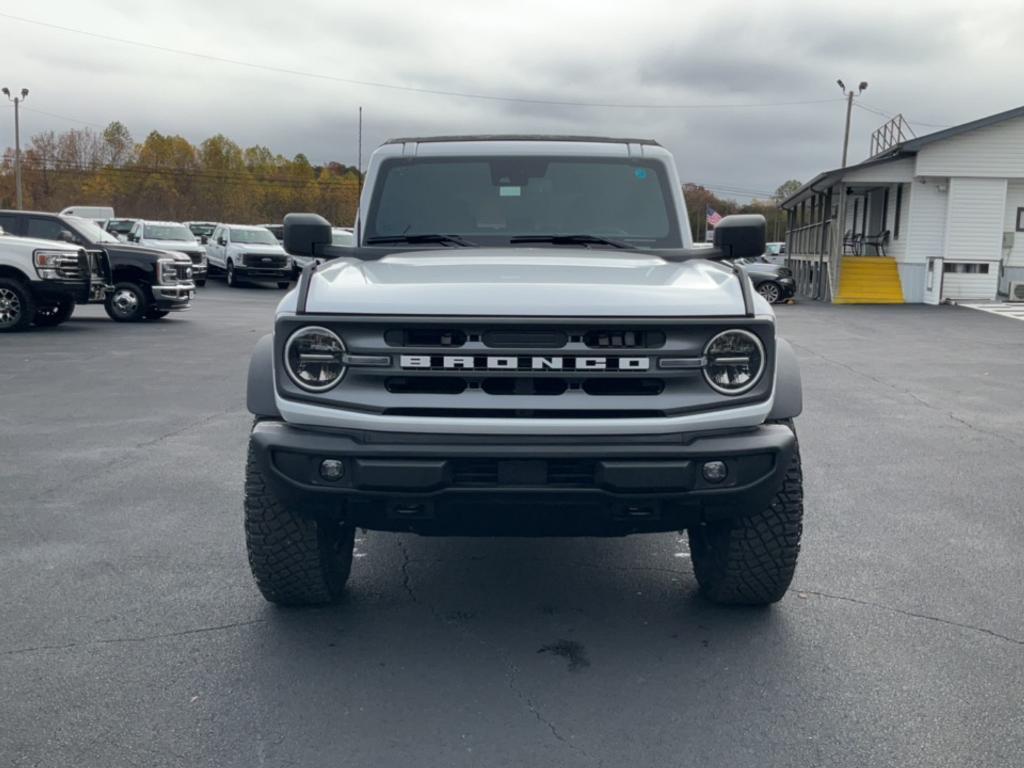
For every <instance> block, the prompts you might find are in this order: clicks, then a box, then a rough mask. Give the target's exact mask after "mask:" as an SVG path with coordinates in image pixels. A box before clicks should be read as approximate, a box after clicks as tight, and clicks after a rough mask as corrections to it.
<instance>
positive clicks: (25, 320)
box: [0, 277, 36, 333]
mask: <svg viewBox="0 0 1024 768" xmlns="http://www.w3.org/2000/svg"><path fill="white" fill-rule="evenodd" d="M0 283H2V284H3V285H5V286H7V287H8V288H11V289H13V290H14V291H16V292H17V293H18V294H19V295H18V301H20V302H21V316H20V317H19V318H18V322H16V323H15V324H14V325H12V326H11V327H10V328H6V329H4V330H2V331H0V333H5V332H6V333H10V332H11V331H24V330H26V329H27V328H28V327H29V326H31V325H32V321H33V320H34V319H35V316H36V302H35V297H34V296H33V295H32V291H31V289H30V288H29V287H28V286H27V285H25V283H23V282H22V281H21V280H15V279H14V278H10V277H3V278H0Z"/></svg>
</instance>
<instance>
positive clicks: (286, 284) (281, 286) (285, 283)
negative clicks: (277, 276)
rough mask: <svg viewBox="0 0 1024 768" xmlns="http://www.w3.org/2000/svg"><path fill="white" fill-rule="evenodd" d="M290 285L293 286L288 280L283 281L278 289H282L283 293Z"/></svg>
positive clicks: (278, 285)
mask: <svg viewBox="0 0 1024 768" xmlns="http://www.w3.org/2000/svg"><path fill="white" fill-rule="evenodd" d="M289 285H291V283H289V282H288V281H287V280H283V281H281V282H279V283H278V284H277V287H278V288H280V289H281V290H282V291H283V290H284V289H285V288H287V287H288V286H289Z"/></svg>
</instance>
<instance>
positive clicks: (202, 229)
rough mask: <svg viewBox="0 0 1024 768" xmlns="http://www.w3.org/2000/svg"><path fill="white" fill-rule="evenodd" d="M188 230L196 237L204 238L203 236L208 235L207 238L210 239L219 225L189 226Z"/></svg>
mask: <svg viewBox="0 0 1024 768" xmlns="http://www.w3.org/2000/svg"><path fill="white" fill-rule="evenodd" d="M188 228H189V230H191V232H192V234H193V235H195V236H196V237H202V236H203V235H206V236H207V237H209V236H210V235H212V234H213V230H214V229H216V228H217V225H216V224H189V225H188Z"/></svg>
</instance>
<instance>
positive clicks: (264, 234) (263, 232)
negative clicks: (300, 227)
mask: <svg viewBox="0 0 1024 768" xmlns="http://www.w3.org/2000/svg"><path fill="white" fill-rule="evenodd" d="M231 242H233V243H249V244H258V245H277V244H278V243H277V238H276V237H274V235H273V234H272V233H271V232H270V230H268V229H263V228H262V227H259V228H253V229H234V228H232V229H231Z"/></svg>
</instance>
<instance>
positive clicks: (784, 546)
mask: <svg viewBox="0 0 1024 768" xmlns="http://www.w3.org/2000/svg"><path fill="white" fill-rule="evenodd" d="M787 426H789V427H790V428H791V429H792V423H791V422H790V423H787ZM803 516H804V489H803V474H802V472H801V470H800V445H799V443H798V444H797V446H796V449H795V451H794V453H793V458H792V460H791V461H790V464H789V468H788V469H787V470H786V477H785V480H783V482H782V486H781V487H780V488H779V490H778V491H777V492H776V494H775V498H774V499H772V502H771V504H769V505H768V508H767V509H765V510H762V511H761V512H758V513H756V514H753V515H748V516H744V517H738V518H735V519H732V520H722V521H719V522H714V523H705V524H702V525H699V526H697V527H694V528H690V529H689V530H688V531H687V534H688V535H689V539H690V558H691V560H692V562H693V572H694V575H695V576H696V577H697V583H698V584H699V585H700V590H701V592H702V593H703V594H704V596H705V597H707V598H708V599H709V600H711V601H712V602H715V603H720V604H722V605H767V604H768V603H774V602H776V601H778V600H780V599H781V598H782V596H783V595H784V594H785V593H786V590H787V589H788V588H789V584H790V582H791V581H792V580H793V572H794V571H795V570H796V561H797V555H798V554H799V553H800V534H801V532H802V531H803Z"/></svg>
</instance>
